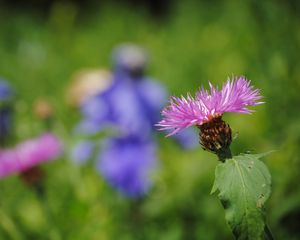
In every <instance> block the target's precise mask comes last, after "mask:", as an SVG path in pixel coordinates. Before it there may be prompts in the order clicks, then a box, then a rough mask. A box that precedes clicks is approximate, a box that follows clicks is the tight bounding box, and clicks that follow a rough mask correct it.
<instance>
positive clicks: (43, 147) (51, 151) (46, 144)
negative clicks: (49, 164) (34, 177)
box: [0, 133, 62, 178]
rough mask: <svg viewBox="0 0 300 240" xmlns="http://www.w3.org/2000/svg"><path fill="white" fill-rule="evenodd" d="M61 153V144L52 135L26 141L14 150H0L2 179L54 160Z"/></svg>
mask: <svg viewBox="0 0 300 240" xmlns="http://www.w3.org/2000/svg"><path fill="white" fill-rule="evenodd" d="M61 151H62V145H61V142H60V141H59V139H58V138H57V137H56V136H54V135H53V134H51V133H46V134H43V135H42V136H40V137H38V138H35V139H29V140H26V141H24V142H22V143H20V144H19V145H17V146H16V147H15V148H12V149H0V177H1V178H2V177H5V176H8V175H10V174H13V173H22V172H24V171H26V170H28V169H30V168H32V167H34V166H36V165H38V164H40V163H41V162H44V161H50V160H53V159H55V158H57V157H58V155H59V154H60V153H61Z"/></svg>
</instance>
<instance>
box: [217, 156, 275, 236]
mask: <svg viewBox="0 0 300 240" xmlns="http://www.w3.org/2000/svg"><path fill="white" fill-rule="evenodd" d="M265 155H266V154H255V155H252V154H244V155H239V156H235V157H233V158H232V159H228V160H226V162H225V163H220V164H219V165H218V166H217V167H216V172H215V175H216V178H215V182H214V186H213V188H212V191H211V193H214V192H216V191H217V190H218V191H219V194H218V197H219V199H220V200H221V202H222V204H223V207H224V209H225V218H226V220H227V222H228V223H229V225H230V227H231V229H232V232H233V234H234V236H235V237H236V239H251V240H252V239H255V240H258V239H264V229H265V227H266V225H265V212H264V204H265V202H266V200H267V199H268V198H269V196H270V194H271V175H270V173H269V171H268V169H267V167H266V166H265V164H264V163H263V162H261V161H260V160H258V159H259V158H261V157H263V156H265Z"/></svg>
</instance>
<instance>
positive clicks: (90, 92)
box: [66, 69, 112, 107]
mask: <svg viewBox="0 0 300 240" xmlns="http://www.w3.org/2000/svg"><path fill="white" fill-rule="evenodd" d="M111 83H112V75H111V73H110V72H109V71H107V70H94V69H87V70H82V71H79V72H78V73H76V74H75V75H74V77H73V78H72V82H71V84H70V86H69V87H68V89H67V95H66V99H67V102H68V104H70V105H71V106H73V107H79V106H80V105H81V104H82V103H83V102H85V101H86V100H87V99H88V98H90V97H93V96H95V95H97V94H98V93H101V92H103V91H105V90H106V89H108V87H109V86H110V85H111Z"/></svg>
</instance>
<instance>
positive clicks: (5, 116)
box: [0, 79, 14, 146]
mask: <svg viewBox="0 0 300 240" xmlns="http://www.w3.org/2000/svg"><path fill="white" fill-rule="evenodd" d="M13 97H14V93H13V91H12V88H11V86H10V85H9V83H8V82H7V81H5V80H1V79H0V146H1V145H4V144H5V142H6V139H7V138H8V136H9V135H10V133H11V130H12V122H13V109H12V104H11V101H12V99H13Z"/></svg>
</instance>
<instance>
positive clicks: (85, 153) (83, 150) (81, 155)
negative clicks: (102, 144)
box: [72, 141, 95, 164]
mask: <svg viewBox="0 0 300 240" xmlns="http://www.w3.org/2000/svg"><path fill="white" fill-rule="evenodd" d="M94 147H95V142H94V141H80V142H79V143H77V144H76V145H75V147H74V149H73V151H72V159H73V160H74V161H75V162H77V163H79V164H83V163H85V162H87V161H88V160H89V159H90V158H91V157H92V154H93V151H94Z"/></svg>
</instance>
